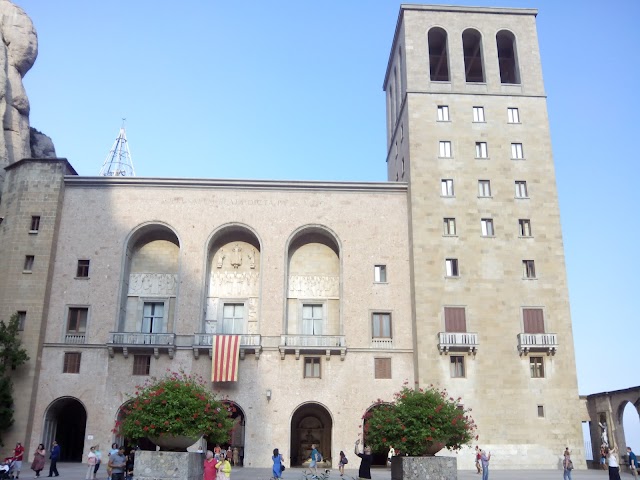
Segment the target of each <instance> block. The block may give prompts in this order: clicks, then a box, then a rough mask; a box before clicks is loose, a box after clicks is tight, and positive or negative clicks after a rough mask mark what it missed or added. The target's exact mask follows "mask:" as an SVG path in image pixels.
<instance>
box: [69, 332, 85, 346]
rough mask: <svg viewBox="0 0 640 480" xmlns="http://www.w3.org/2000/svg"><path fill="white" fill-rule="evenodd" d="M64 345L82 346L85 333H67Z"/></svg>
mask: <svg viewBox="0 0 640 480" xmlns="http://www.w3.org/2000/svg"><path fill="white" fill-rule="evenodd" d="M64 343H71V344H73V345H80V344H83V343H84V333H67V334H66V335H65V336H64Z"/></svg>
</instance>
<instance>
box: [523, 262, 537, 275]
mask: <svg viewBox="0 0 640 480" xmlns="http://www.w3.org/2000/svg"><path fill="white" fill-rule="evenodd" d="M522 275H523V277H524V278H536V265H535V262H534V261H533V260H523V261H522Z"/></svg>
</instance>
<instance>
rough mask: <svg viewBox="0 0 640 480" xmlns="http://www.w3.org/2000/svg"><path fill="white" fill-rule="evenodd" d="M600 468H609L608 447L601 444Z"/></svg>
mask: <svg viewBox="0 0 640 480" xmlns="http://www.w3.org/2000/svg"><path fill="white" fill-rule="evenodd" d="M600 468H601V469H602V470H606V469H607V447H605V446H604V445H600Z"/></svg>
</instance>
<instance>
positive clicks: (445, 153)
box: [439, 141, 451, 158]
mask: <svg viewBox="0 0 640 480" xmlns="http://www.w3.org/2000/svg"><path fill="white" fill-rule="evenodd" d="M439 156H440V158H451V142H449V141H442V142H440V150H439Z"/></svg>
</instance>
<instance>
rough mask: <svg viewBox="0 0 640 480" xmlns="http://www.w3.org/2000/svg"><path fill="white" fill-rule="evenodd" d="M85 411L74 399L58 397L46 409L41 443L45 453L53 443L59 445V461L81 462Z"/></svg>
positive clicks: (85, 421) (80, 403) (85, 424)
mask: <svg viewBox="0 0 640 480" xmlns="http://www.w3.org/2000/svg"><path fill="white" fill-rule="evenodd" d="M86 428H87V409H86V408H85V406H84V405H83V404H82V402H81V401H80V400H78V399H77V398H75V397H60V398H58V399H56V400H54V401H53V402H51V404H50V405H49V406H48V407H47V410H46V412H45V414H44V429H43V436H42V441H43V443H44V445H45V448H46V449H47V451H49V449H50V448H51V444H52V443H53V441H54V440H55V441H57V442H58V444H60V446H61V449H60V452H61V453H60V461H62V462H82V459H83V454H84V437H85V431H86Z"/></svg>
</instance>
